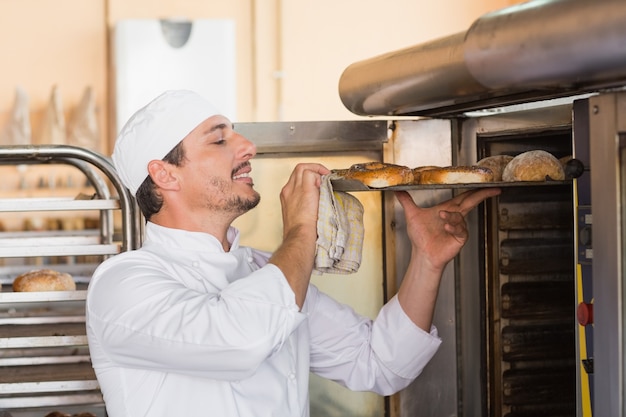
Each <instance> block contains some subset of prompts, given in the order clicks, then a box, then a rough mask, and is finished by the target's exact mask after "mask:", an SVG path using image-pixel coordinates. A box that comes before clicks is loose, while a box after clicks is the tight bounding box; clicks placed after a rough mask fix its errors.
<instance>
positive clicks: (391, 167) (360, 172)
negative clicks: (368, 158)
mask: <svg viewBox="0 0 626 417" xmlns="http://www.w3.org/2000/svg"><path fill="white" fill-rule="evenodd" d="M343 178H345V179H347V180H357V181H360V182H362V183H363V184H365V185H366V186H368V187H370V188H384V187H393V186H395V185H407V184H412V183H413V170H412V169H411V168H409V167H406V166H404V165H395V164H390V163H385V162H366V163H363V164H354V165H352V166H351V167H350V168H349V169H348V170H347V171H346V172H344V174H343Z"/></svg>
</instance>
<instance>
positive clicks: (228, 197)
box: [206, 178, 261, 216]
mask: <svg viewBox="0 0 626 417" xmlns="http://www.w3.org/2000/svg"><path fill="white" fill-rule="evenodd" d="M209 182H210V186H211V188H212V189H214V190H217V191H216V192H213V193H211V194H213V196H215V197H217V196H221V197H217V198H216V199H215V200H213V199H212V200H211V201H207V202H206V207H207V208H209V209H211V210H223V211H225V212H228V213H231V214H234V215H236V216H240V215H242V214H244V213H247V212H248V211H250V210H252V209H253V208H255V207H256V206H257V205H258V204H259V202H260V201H261V195H260V194H259V193H258V192H256V191H254V190H253V189H252V186H250V190H252V193H253V194H252V195H250V196H248V197H243V196H240V195H233V194H232V193H233V191H232V188H231V184H230V183H229V182H228V181H225V180H223V179H221V178H212V179H211V180H210V181H209Z"/></svg>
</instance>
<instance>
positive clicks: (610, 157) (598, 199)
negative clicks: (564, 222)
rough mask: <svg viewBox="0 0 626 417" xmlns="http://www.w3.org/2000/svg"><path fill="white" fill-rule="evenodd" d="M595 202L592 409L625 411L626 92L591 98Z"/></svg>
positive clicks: (613, 413)
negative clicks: (593, 386)
mask: <svg viewBox="0 0 626 417" xmlns="http://www.w3.org/2000/svg"><path fill="white" fill-rule="evenodd" d="M589 134H590V138H591V146H590V158H591V200H592V206H593V230H592V240H593V256H594V261H593V280H594V286H593V292H594V382H595V394H594V414H595V415H597V416H620V415H624V412H625V409H624V395H625V394H626V393H625V386H624V385H625V384H624V375H625V370H624V323H625V321H624V285H623V280H624V275H625V272H624V239H625V231H624V215H625V212H624V210H625V209H626V205H625V201H624V200H625V199H626V188H625V185H626V172H625V171H626V159H625V158H626V94H624V93H616V94H605V95H600V96H598V97H592V98H590V101H589Z"/></svg>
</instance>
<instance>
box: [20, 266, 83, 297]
mask: <svg viewBox="0 0 626 417" xmlns="http://www.w3.org/2000/svg"><path fill="white" fill-rule="evenodd" d="M75 289H76V283H75V282H74V279H73V278H72V276H71V275H70V274H67V273H64V272H58V271H53V270H51V269H38V270H35V271H30V272H26V273H24V274H22V275H19V276H18V277H17V278H15V280H13V291H16V292H26V291H73V290H75Z"/></svg>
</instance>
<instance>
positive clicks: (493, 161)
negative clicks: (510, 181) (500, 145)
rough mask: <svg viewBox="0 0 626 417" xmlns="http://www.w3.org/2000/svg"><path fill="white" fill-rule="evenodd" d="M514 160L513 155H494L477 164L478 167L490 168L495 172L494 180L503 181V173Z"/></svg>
mask: <svg viewBox="0 0 626 417" xmlns="http://www.w3.org/2000/svg"><path fill="white" fill-rule="evenodd" d="M512 159H513V157H512V156H511V155H492V156H487V157H486V158H483V159H481V160H480V161H478V162H476V166H479V167H485V168H489V169H490V170H491V172H493V180H494V181H502V172H504V168H505V167H506V166H507V165H508V163H509V162H511V160H512Z"/></svg>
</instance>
